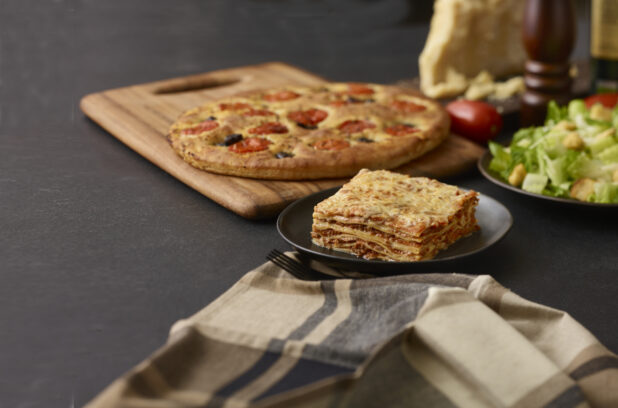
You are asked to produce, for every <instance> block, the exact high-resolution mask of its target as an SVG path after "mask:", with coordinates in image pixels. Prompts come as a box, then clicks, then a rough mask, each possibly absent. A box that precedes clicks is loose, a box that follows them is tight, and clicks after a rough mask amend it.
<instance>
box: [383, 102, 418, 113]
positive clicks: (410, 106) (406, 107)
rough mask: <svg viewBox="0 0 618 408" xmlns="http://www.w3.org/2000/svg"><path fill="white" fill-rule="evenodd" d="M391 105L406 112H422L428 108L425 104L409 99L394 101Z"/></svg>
mask: <svg viewBox="0 0 618 408" xmlns="http://www.w3.org/2000/svg"><path fill="white" fill-rule="evenodd" d="M391 107H392V108H393V109H395V110H398V111H400V112H404V113H415V112H422V111H424V110H425V109H427V108H426V107H424V106H423V105H419V104H417V103H414V102H408V101H393V102H392V103H391Z"/></svg>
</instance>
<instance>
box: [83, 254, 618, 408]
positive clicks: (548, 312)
mask: <svg viewBox="0 0 618 408" xmlns="http://www.w3.org/2000/svg"><path fill="white" fill-rule="evenodd" d="M245 406H256V407H288V406H289V407H440V408H441V407H522V408H527V407H589V406H590V407H618V358H617V357H616V355H614V354H613V353H611V352H610V351H608V350H607V349H606V348H605V347H604V346H602V345H601V344H600V343H599V342H598V341H597V340H596V339H595V338H594V336H592V335H591V334H590V333H589V332H588V331H587V330H586V329H585V328H584V327H582V326H581V325H580V324H579V323H578V322H577V321H575V320H574V319H573V318H572V317H571V316H569V315H568V314H567V313H565V312H562V311H559V310H556V309H552V308H549V307H546V306H542V305H539V304H536V303H532V302H529V301H527V300H525V299H522V298H521V297H519V296H517V295H516V294H514V293H513V292H511V291H509V290H508V289H505V288H504V287H502V286H501V285H500V284H498V283H497V282H496V281H495V280H493V279H492V278H491V277H490V276H470V275H458V274H422V275H419V274H412V275H402V276H393V277H383V278H373V279H338V280H333V281H320V282H307V281H300V280H297V279H295V278H293V277H292V276H291V275H289V274H288V273H287V272H284V271H283V270H281V269H279V268H278V267H276V266H275V265H273V264H272V263H266V264H264V265H262V266H260V267H259V268H257V269H255V270H253V271H251V272H249V273H247V274H246V275H245V276H244V277H243V278H241V279H240V281H238V282H237V283H236V284H235V285H234V286H233V287H232V288H231V289H229V290H228V291H227V292H226V293H224V294H223V295H222V296H221V297H219V298H218V299H217V300H215V301H214V302H213V303H212V304H210V305H208V306H207V307H206V308H204V309H203V310H201V311H199V312H198V313H196V314H195V315H194V316H192V317H190V318H188V319H186V320H181V321H179V322H177V323H176V324H175V325H174V326H173V327H172V330H171V334H170V337H169V340H168V342H167V344H166V345H164V346H163V347H162V348H161V349H160V350H158V351H157V352H155V353H154V354H153V355H152V356H151V357H150V358H148V359H147V360H146V361H144V362H142V363H141V364H139V365H138V366H137V367H135V368H134V369H132V370H131V371H130V372H129V373H127V374H126V375H124V376H123V377H121V378H120V379H118V380H116V381H115V382H114V383H112V384H111V385H110V386H109V387H108V388H107V389H106V390H104V391H103V392H102V393H101V394H100V395H99V396H98V397H96V398H95V399H94V400H93V401H92V402H90V404H89V405H88V406H87V407H88V408H108V407H109V408H111V407H121V408H123V407H127V408H128V407H135V408H138V407H149V408H150V407H152V408H180V407H245Z"/></svg>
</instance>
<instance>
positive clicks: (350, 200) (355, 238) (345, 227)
mask: <svg viewBox="0 0 618 408" xmlns="http://www.w3.org/2000/svg"><path fill="white" fill-rule="evenodd" d="M477 203H478V194H477V193H476V192H474V191H463V190H461V189H459V188H457V187H455V186H451V185H448V184H443V183H440V182H438V181H436V180H432V179H428V178H425V177H410V176H407V175H403V174H399V173H393V172H390V171H386V170H377V171H369V170H366V169H363V170H361V171H360V172H359V173H358V174H357V175H356V176H355V177H354V178H353V179H352V180H350V182H348V183H347V184H345V185H344V186H343V187H341V189H340V190H339V191H338V192H337V193H336V194H335V195H333V196H331V197H329V198H327V199H326V200H324V201H322V202H320V203H319V204H317V205H316V206H315V208H314V210H313V226H312V230H311V238H312V241H313V243H314V244H316V245H319V246H322V247H326V248H330V249H334V250H337V251H343V252H348V253H351V254H355V255H357V256H360V257H363V258H365V259H383V260H389V261H403V262H406V261H420V260H424V259H431V258H433V257H434V256H436V254H437V253H438V251H440V250H442V249H444V248H446V247H448V246H449V245H451V244H452V243H453V242H455V241H457V240H458V239H459V238H462V237H465V236H466V235H468V234H470V233H472V232H474V231H476V230H478V229H479V226H478V225H477V223H476V218H475V210H476V205H477Z"/></svg>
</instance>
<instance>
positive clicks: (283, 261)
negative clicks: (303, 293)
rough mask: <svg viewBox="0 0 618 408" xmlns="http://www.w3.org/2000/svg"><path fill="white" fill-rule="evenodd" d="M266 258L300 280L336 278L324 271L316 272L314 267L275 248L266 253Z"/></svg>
mask: <svg viewBox="0 0 618 408" xmlns="http://www.w3.org/2000/svg"><path fill="white" fill-rule="evenodd" d="M266 259H268V260H269V261H271V262H272V263H274V264H275V265H277V266H278V267H280V268H281V269H283V270H285V271H288V272H289V273H290V274H291V275H293V276H295V277H296V278H298V279H301V280H311V281H313V280H331V279H337V278H336V277H335V276H331V275H327V274H325V273H322V272H318V271H316V270H315V269H311V268H310V267H308V266H307V265H305V264H303V263H301V262H299V261H297V260H296V259H294V258H291V257H289V256H287V255H286V254H284V253H283V252H281V251H278V250H276V249H273V250H272V251H270V252H269V253H268V255H266Z"/></svg>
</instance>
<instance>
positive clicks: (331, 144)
mask: <svg viewBox="0 0 618 408" xmlns="http://www.w3.org/2000/svg"><path fill="white" fill-rule="evenodd" d="M349 146H350V143H348V142H346V141H345V140H339V139H323V140H318V141H317V142H315V143H314V144H313V147H315V148H316V149H317V150H343V149H345V148H346V147H349Z"/></svg>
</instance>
